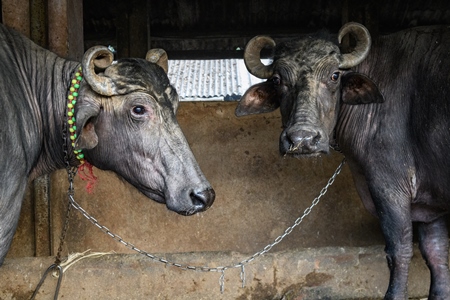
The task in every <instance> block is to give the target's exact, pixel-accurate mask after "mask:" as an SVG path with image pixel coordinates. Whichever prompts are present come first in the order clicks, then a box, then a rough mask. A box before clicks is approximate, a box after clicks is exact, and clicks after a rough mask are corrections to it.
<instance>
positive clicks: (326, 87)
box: [236, 23, 450, 299]
mask: <svg viewBox="0 0 450 300" xmlns="http://www.w3.org/2000/svg"><path fill="white" fill-rule="evenodd" d="M347 34H351V35H352V36H354V39H355V40H356V43H355V46H354V48H353V50H351V51H349V52H348V53H344V52H345V51H342V52H341V49H340V44H339V43H341V40H342V38H343V37H344V36H346V35H347ZM267 46H271V47H275V50H274V60H273V63H272V64H271V65H269V66H265V65H263V64H261V62H260V59H259V57H260V55H259V53H260V50H261V48H262V47H267ZM245 60H246V65H247V68H248V70H249V71H250V73H252V74H254V75H255V76H257V77H260V78H267V81H265V82H263V83H260V84H257V85H254V86H252V87H250V88H249V89H248V90H247V92H246V93H245V95H244V96H243V97H242V100H241V102H240V103H239V105H238V107H237V109H236V114H237V115H238V116H242V115H247V114H252V113H261V112H268V111H272V110H274V109H276V108H277V107H280V111H281V116H282V122H283V131H282V133H281V137H280V152H281V153H282V154H285V155H290V156H294V157H299V156H313V155H318V154H320V153H328V152H329V148H330V145H331V146H333V145H339V147H340V149H341V150H342V152H343V153H344V155H345V156H346V157H347V159H348V163H349V166H350V169H351V171H352V174H353V178H354V182H355V184H356V187H357V190H358V193H359V195H360V197H361V199H362V201H363V203H364V205H365V207H366V208H367V209H368V210H369V211H370V212H371V213H372V214H374V215H375V216H377V217H378V218H379V220H380V222H381V227H382V230H383V233H384V236H385V240H386V248H385V250H386V253H387V261H388V266H389V269H390V274H391V276H390V282H389V287H388V289H387V293H386V296H385V298H386V299H406V297H407V289H406V288H407V278H408V268H409V263H410V260H411V257H412V255H413V227H412V223H413V222H417V224H418V237H419V246H420V250H421V253H422V255H423V257H424V259H425V261H426V263H427V265H428V267H429V269H430V272H431V287H430V291H429V295H430V296H429V297H430V299H450V276H449V270H448V233H447V227H446V220H445V218H446V215H447V214H448V211H449V208H450V159H449V150H450V27H449V26H440V27H420V28H414V29H408V30H405V31H402V32H398V33H394V34H391V35H387V36H382V37H380V38H379V39H377V40H374V41H373V43H372V41H371V37H370V35H369V32H368V31H367V29H366V28H365V27H363V26H362V25H360V24H356V23H348V24H346V25H344V26H343V27H342V28H341V30H340V32H339V34H338V38H337V41H333V39H332V37H331V36H330V37H326V36H321V35H317V36H308V37H305V38H303V39H299V40H291V41H288V42H285V43H282V44H280V45H275V42H274V41H273V40H272V39H271V38H269V37H261V36H260V37H255V38H254V39H252V40H251V41H250V42H249V44H248V45H247V47H246V52H245ZM305 171H306V170H305Z"/></svg>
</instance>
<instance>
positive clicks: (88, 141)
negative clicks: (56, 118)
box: [75, 103, 100, 150]
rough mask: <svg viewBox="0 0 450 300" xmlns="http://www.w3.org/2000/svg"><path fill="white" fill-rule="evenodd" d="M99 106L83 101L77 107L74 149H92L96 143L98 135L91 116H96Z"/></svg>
mask: <svg viewBox="0 0 450 300" xmlns="http://www.w3.org/2000/svg"><path fill="white" fill-rule="evenodd" d="M99 112H100V107H97V106H94V105H92V104H88V103H86V104H85V103H83V104H81V105H80V106H79V107H78V111H77V114H76V123H77V127H78V128H77V135H78V137H77V139H76V140H75V149H77V150H78V149H80V150H82V149H92V148H94V147H95V146H97V144H98V136H97V133H96V132H95V126H94V123H93V122H92V118H94V117H96V116H98V114H99Z"/></svg>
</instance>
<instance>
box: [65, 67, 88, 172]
mask: <svg viewBox="0 0 450 300" xmlns="http://www.w3.org/2000/svg"><path fill="white" fill-rule="evenodd" d="M81 80H83V73H82V72H81V67H80V68H79V69H78V71H77V72H76V73H75V77H74V79H72V81H71V84H70V89H69V96H67V100H68V103H67V109H68V110H67V123H68V124H69V135H70V142H71V144H72V148H73V149H74V150H73V153H74V154H75V156H76V158H77V159H78V161H79V162H80V165H83V164H84V163H85V160H84V154H83V153H82V150H81V149H80V150H76V149H75V140H76V138H77V126H76V119H75V104H76V103H77V97H78V89H79V88H80V82H81Z"/></svg>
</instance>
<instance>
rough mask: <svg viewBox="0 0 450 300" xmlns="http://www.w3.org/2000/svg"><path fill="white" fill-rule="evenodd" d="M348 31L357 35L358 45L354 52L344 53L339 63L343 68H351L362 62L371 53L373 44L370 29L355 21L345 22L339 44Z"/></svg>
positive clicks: (340, 31)
mask: <svg viewBox="0 0 450 300" xmlns="http://www.w3.org/2000/svg"><path fill="white" fill-rule="evenodd" d="M348 33H352V34H353V36H354V37H355V39H356V46H355V49H354V50H353V51H352V52H350V53H346V54H342V59H341V62H340V64H339V68H341V69H350V68H352V67H354V66H356V65H358V64H359V63H361V62H362V61H363V60H364V59H365V58H366V57H367V55H368V54H369V50H370V46H371V45H372V39H371V38H370V33H369V30H367V28H366V27H364V26H363V25H361V24H359V23H354V22H350V23H347V24H345V25H344V26H342V28H341V29H340V30H339V34H338V40H339V44H340V43H341V41H342V38H343V37H344V36H345V35H346V34H348Z"/></svg>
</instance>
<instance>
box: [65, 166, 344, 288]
mask: <svg viewBox="0 0 450 300" xmlns="http://www.w3.org/2000/svg"><path fill="white" fill-rule="evenodd" d="M344 164H345V158H344V159H343V160H342V162H341V163H340V164H339V166H338V167H337V168H336V171H335V172H334V174H333V176H331V178H330V179H329V180H328V182H327V184H326V185H325V187H324V188H322V190H321V191H320V193H319V196H317V197H316V198H314V200H313V201H312V203H311V206H309V207H308V208H306V209H305V210H304V212H303V214H302V216H301V217H299V218H297V219H296V220H295V222H294V224H293V225H292V226H290V227H288V228H287V229H286V230H285V231H284V233H283V234H282V235H280V236H278V237H277V238H275V240H274V241H273V242H272V243H271V244H268V245H267V246H265V247H264V248H263V250H261V251H258V252H256V253H255V254H253V255H252V256H250V257H248V258H247V259H244V260H242V261H240V262H238V263H236V264H231V265H228V266H220V267H207V266H191V265H186V264H179V263H176V262H172V261H170V260H167V259H165V258H163V257H158V256H156V255H153V254H150V253H148V252H146V251H144V250H141V249H139V248H137V247H136V246H135V245H133V244H132V243H129V242H127V241H125V240H124V239H123V238H122V237H120V236H119V235H117V234H114V233H112V232H111V230H109V228H108V227H106V226H103V225H101V224H100V223H99V222H98V221H97V220H96V219H95V218H94V217H92V216H91V215H90V214H89V213H88V212H87V211H86V210H84V209H83V208H82V207H81V206H80V205H79V204H78V203H77V202H76V201H75V199H74V197H73V193H69V200H70V204H71V205H72V206H73V207H74V208H75V209H76V210H78V211H79V212H80V213H81V214H82V215H83V216H84V217H85V218H86V219H88V220H89V221H90V222H91V223H92V224H94V225H95V226H96V227H98V228H99V229H100V230H101V231H103V232H104V233H106V234H107V235H109V236H110V237H111V238H112V239H114V240H116V241H118V242H119V243H121V244H123V245H124V246H125V247H127V248H129V249H131V250H133V251H136V252H138V253H139V254H142V255H144V256H145V257H147V258H150V259H152V260H154V261H157V262H160V263H163V264H165V265H167V266H172V267H177V268H180V269H183V270H193V271H200V272H220V273H221V275H220V278H219V285H220V291H221V293H223V291H224V282H225V271H226V270H228V269H232V268H241V274H240V277H241V281H242V287H244V286H245V265H246V264H249V263H250V262H252V261H253V260H255V259H256V258H258V257H259V256H262V255H264V254H265V253H267V252H269V251H270V250H271V249H272V248H273V247H274V246H275V245H277V244H279V243H280V242H281V241H282V240H283V239H284V238H285V237H286V236H287V235H289V234H291V232H292V231H293V230H294V228H295V227H297V226H299V225H300V223H302V222H303V219H304V218H305V217H306V216H308V215H309V214H310V213H311V211H312V209H313V207H314V206H316V205H317V204H318V203H319V201H320V199H321V198H322V197H323V196H324V195H325V194H326V193H327V191H328V188H329V187H330V186H331V185H332V184H333V183H334V180H335V179H336V177H337V175H338V174H339V173H340V172H341V170H342V167H343V166H344Z"/></svg>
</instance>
